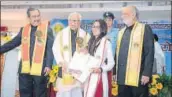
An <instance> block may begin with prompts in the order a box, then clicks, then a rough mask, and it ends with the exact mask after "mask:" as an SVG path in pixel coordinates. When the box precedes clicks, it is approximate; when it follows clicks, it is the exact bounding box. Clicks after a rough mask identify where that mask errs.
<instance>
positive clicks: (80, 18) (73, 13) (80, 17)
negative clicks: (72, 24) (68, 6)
mask: <svg viewBox="0 0 172 97" xmlns="http://www.w3.org/2000/svg"><path fill="white" fill-rule="evenodd" d="M73 15H77V16H78V17H79V20H80V21H81V20H82V16H81V14H80V13H78V12H72V13H70V14H69V16H68V20H70V19H71V17H72V16H73Z"/></svg>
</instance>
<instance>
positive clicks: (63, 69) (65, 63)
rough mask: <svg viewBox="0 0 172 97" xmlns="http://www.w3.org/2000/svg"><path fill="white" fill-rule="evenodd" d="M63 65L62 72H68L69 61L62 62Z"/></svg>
mask: <svg viewBox="0 0 172 97" xmlns="http://www.w3.org/2000/svg"><path fill="white" fill-rule="evenodd" d="M61 66H62V72H67V62H63V63H61Z"/></svg>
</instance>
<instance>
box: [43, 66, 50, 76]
mask: <svg viewBox="0 0 172 97" xmlns="http://www.w3.org/2000/svg"><path fill="white" fill-rule="evenodd" d="M50 71H51V69H50V68H49V67H45V68H44V73H45V76H47V75H48V74H49V73H50Z"/></svg>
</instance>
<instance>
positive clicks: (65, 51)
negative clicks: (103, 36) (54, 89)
mask: <svg viewBox="0 0 172 97" xmlns="http://www.w3.org/2000/svg"><path fill="white" fill-rule="evenodd" d="M67 33H68V36H65V38H67V39H68V43H64V36H63V35H64V33H63V31H62V32H59V34H60V52H61V55H62V57H63V61H65V62H69V61H70V59H71V58H72V42H71V33H72V32H71V31H70V29H69V30H68V32H67ZM80 34H81V33H80V29H79V30H78V31H77V37H82V38H84V44H86V43H87V42H88V40H89V35H88V34H86V33H84V34H85V35H84V36H82V35H80ZM65 41H66V39H65ZM77 50H78V46H77V45H76V51H77ZM66 57H68V58H66ZM62 74H63V79H62V81H63V84H64V85H71V84H73V83H74V79H73V77H72V76H71V74H69V73H62Z"/></svg>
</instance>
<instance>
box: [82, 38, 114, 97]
mask: <svg viewBox="0 0 172 97" xmlns="http://www.w3.org/2000/svg"><path fill="white" fill-rule="evenodd" d="M104 43H105V44H104ZM103 49H104V54H103ZM94 56H95V57H96V56H100V58H101V59H103V63H102V64H100V67H101V68H102V70H103V72H102V82H103V97H108V91H109V87H108V74H107V72H108V71H111V70H112V68H113V66H114V64H115V62H114V56H113V53H112V47H111V43H110V42H109V41H108V40H106V42H105V38H103V39H102V40H101V42H100V45H99V46H98V48H97V50H96V52H95V54H94ZM106 58H107V60H108V62H107V64H105V63H104V61H105V59H106ZM96 75H97V74H93V76H94V77H90V78H92V79H93V80H97V79H98V78H96ZM92 79H90V83H88V82H89V81H87V82H86V85H85V88H84V97H94V94H95V90H96V89H95V88H96V84H97V82H96V81H92V82H91V80H92ZM88 87H89V88H88Z"/></svg>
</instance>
